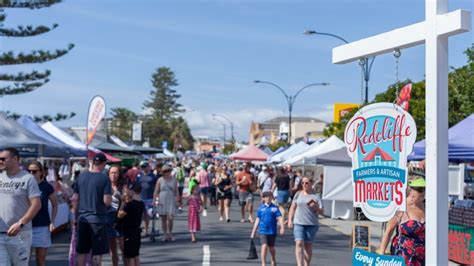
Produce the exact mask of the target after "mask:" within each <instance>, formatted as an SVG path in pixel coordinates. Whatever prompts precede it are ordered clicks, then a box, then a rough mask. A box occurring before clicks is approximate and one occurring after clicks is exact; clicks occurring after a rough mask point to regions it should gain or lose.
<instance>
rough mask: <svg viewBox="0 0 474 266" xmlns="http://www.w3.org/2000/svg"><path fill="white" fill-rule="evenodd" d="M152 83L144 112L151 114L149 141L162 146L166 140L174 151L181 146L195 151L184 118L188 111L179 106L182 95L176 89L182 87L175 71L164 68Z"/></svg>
mask: <svg viewBox="0 0 474 266" xmlns="http://www.w3.org/2000/svg"><path fill="white" fill-rule="evenodd" d="M151 82H152V85H153V89H152V90H151V92H150V99H149V100H148V101H145V102H144V104H143V106H144V109H146V110H147V111H149V112H150V114H149V115H147V116H146V117H145V120H144V123H143V132H144V136H145V138H147V139H149V141H150V144H151V146H155V147H161V143H162V142H163V141H168V142H170V144H171V145H170V146H171V147H172V148H173V149H174V150H176V149H177V148H178V147H179V146H180V145H181V147H183V148H188V149H189V148H191V147H192V143H193V139H192V136H191V132H190V130H189V127H188V125H187V123H186V120H184V119H183V118H182V117H181V116H180V114H181V113H182V112H184V109H183V107H182V105H181V104H180V103H178V99H179V98H180V97H181V95H179V94H178V93H177V91H176V90H175V89H174V87H176V86H178V80H177V79H176V78H175V75H174V72H173V71H172V70H171V69H170V68H168V67H160V68H158V69H156V70H155V72H154V73H153V74H152V79H151Z"/></svg>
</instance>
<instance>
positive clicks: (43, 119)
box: [6, 111, 76, 123]
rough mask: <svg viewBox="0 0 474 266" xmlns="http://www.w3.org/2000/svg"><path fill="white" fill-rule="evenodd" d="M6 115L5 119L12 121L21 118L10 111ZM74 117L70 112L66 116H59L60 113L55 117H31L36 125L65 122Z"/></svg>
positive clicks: (74, 114)
mask: <svg viewBox="0 0 474 266" xmlns="http://www.w3.org/2000/svg"><path fill="white" fill-rule="evenodd" d="M6 115H7V118H9V119H13V120H17V119H18V118H20V117H21V115H20V114H17V113H12V112H10V111H7V112H6ZM75 116H76V113H74V112H71V113H70V114H68V115H66V114H61V113H57V114H56V115H55V116H50V115H42V116H38V115H35V116H33V121H35V122H36V123H46V122H52V121H62V120H67V119H70V118H73V117H75Z"/></svg>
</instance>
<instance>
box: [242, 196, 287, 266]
mask: <svg viewBox="0 0 474 266" xmlns="http://www.w3.org/2000/svg"><path fill="white" fill-rule="evenodd" d="M262 197H263V203H262V205H260V207H259V208H258V211H257V219H256V220H255V223H254V225H253V230H252V233H251V234H250V238H252V239H253V238H255V234H256V232H257V229H258V228H259V227H260V230H259V234H260V242H261V244H262V247H261V251H260V257H261V260H262V265H266V264H265V263H266V258H267V247H268V248H269V249H270V254H271V255H272V259H271V265H276V260H275V257H276V252H275V240H276V236H277V222H278V223H279V224H280V235H284V234H285V225H284V221H283V216H282V215H281V212H280V210H279V209H278V206H276V205H275V204H273V203H272V201H273V193H272V192H271V191H266V192H263V193H262Z"/></svg>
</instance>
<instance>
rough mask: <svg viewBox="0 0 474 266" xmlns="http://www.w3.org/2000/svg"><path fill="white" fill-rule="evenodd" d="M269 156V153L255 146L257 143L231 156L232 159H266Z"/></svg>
mask: <svg viewBox="0 0 474 266" xmlns="http://www.w3.org/2000/svg"><path fill="white" fill-rule="evenodd" d="M268 157H269V156H268V154H266V153H264V152H263V151H261V150H260V149H259V148H257V147H255V145H249V146H247V147H246V148H244V149H242V150H240V151H238V152H236V153H234V154H232V155H230V156H229V158H231V159H232V160H242V161H266V160H267V159H268Z"/></svg>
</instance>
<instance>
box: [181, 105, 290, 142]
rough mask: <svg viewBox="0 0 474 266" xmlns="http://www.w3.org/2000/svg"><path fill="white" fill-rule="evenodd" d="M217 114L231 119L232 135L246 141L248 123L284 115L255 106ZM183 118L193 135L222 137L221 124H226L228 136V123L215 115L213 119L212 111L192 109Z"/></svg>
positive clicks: (248, 130)
mask: <svg viewBox="0 0 474 266" xmlns="http://www.w3.org/2000/svg"><path fill="white" fill-rule="evenodd" d="M218 114H219V115H223V116H225V117H226V118H227V119H229V120H230V121H232V123H233V125H234V136H235V138H236V139H237V140H245V141H247V140H248V138H249V132H250V123H251V122H252V121H255V122H263V121H265V120H268V119H271V118H274V117H277V116H284V115H286V114H285V113H283V112H282V111H280V110H273V109H265V108H257V109H243V110H239V111H236V112H230V111H227V112H220V113H218ZM184 118H185V119H186V121H187V122H188V125H189V127H190V128H191V131H192V133H193V135H194V136H209V137H222V136H223V126H222V123H224V124H225V125H226V137H227V138H230V136H231V135H230V125H229V123H228V122H227V121H226V120H224V119H223V118H220V117H216V120H218V121H221V122H218V121H216V120H214V117H213V116H212V113H209V112H206V111H200V110H193V111H189V112H186V113H185V114H184Z"/></svg>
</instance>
